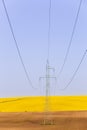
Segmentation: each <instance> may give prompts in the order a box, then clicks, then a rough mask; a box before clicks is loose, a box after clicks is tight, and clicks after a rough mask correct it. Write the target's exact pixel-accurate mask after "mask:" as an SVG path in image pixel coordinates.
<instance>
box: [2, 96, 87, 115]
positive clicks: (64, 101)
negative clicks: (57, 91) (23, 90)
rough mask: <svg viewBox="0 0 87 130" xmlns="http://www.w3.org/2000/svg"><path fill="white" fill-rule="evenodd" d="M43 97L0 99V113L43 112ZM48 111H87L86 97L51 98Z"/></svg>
mask: <svg viewBox="0 0 87 130" xmlns="http://www.w3.org/2000/svg"><path fill="white" fill-rule="evenodd" d="M45 99H46V98H45V97H44V96H35V97H18V98H17V97H16V98H0V112H27V111H29V112H43V111H44V110H45ZM49 110H50V111H76V110H87V96H51V97H49Z"/></svg>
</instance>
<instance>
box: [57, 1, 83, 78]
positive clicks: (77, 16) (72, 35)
mask: <svg viewBox="0 0 87 130" xmlns="http://www.w3.org/2000/svg"><path fill="white" fill-rule="evenodd" d="M82 1H83V0H80V3H79V7H78V11H77V15H76V18H75V22H74V26H73V30H72V33H71V37H70V41H69V45H68V48H67V51H66V55H65V58H64V61H63V64H62V66H61V69H60V71H59V74H58V77H57V78H59V77H60V75H61V73H62V71H63V69H64V66H65V63H66V61H67V58H68V55H69V51H70V47H71V44H72V41H73V37H74V33H75V29H76V26H77V22H78V18H79V13H80V9H81V5H82Z"/></svg>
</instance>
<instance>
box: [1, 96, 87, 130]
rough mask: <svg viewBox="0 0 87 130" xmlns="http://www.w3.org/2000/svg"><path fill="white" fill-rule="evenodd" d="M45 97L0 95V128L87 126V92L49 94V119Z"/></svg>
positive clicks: (74, 129) (73, 129) (72, 129)
mask: <svg viewBox="0 0 87 130" xmlns="http://www.w3.org/2000/svg"><path fill="white" fill-rule="evenodd" d="M44 110H45V97H38V96H37V97H16V98H0V130H48V129H50V130H87V96H54V97H53V96H51V97H49V110H50V112H49V113H48V114H49V116H48V121H51V122H53V125H43V121H44V117H45V113H44Z"/></svg>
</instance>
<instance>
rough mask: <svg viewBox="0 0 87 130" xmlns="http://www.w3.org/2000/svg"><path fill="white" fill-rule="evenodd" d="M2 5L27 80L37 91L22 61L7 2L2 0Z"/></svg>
mask: <svg viewBox="0 0 87 130" xmlns="http://www.w3.org/2000/svg"><path fill="white" fill-rule="evenodd" d="M2 3H3V7H4V10H5V13H6V16H7V20H8V23H9V27H10V30H11V33H12V36H13V39H14V43H15V46H16V49H17V52H18V55H19V58H20V61H21V64H22V67H23V69H24V72H25V75H26V78H27V80H28V82H29V84H30V85H31V87H32V88H34V89H36V88H35V87H34V86H33V84H32V81H31V80H30V78H29V74H28V72H27V69H26V67H25V64H24V61H23V59H22V56H21V53H20V49H19V46H18V42H17V40H16V37H15V34H14V31H13V27H12V24H11V21H10V17H9V15H8V11H7V8H6V4H5V1H4V0H2Z"/></svg>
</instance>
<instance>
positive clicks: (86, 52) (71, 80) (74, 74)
mask: <svg viewBox="0 0 87 130" xmlns="http://www.w3.org/2000/svg"><path fill="white" fill-rule="evenodd" d="M86 54H87V50H86V51H85V52H84V54H83V56H82V58H81V61H80V63H79V65H78V67H77V68H76V70H75V72H74V73H73V76H72V78H71V79H70V81H69V82H68V84H67V85H66V87H65V88H63V89H60V90H65V89H67V88H68V87H69V86H70V85H71V83H72V82H73V80H74V78H75V76H76V74H77V72H78V70H79V68H80V66H81V64H82V62H83V60H84V58H85V56H86Z"/></svg>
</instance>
